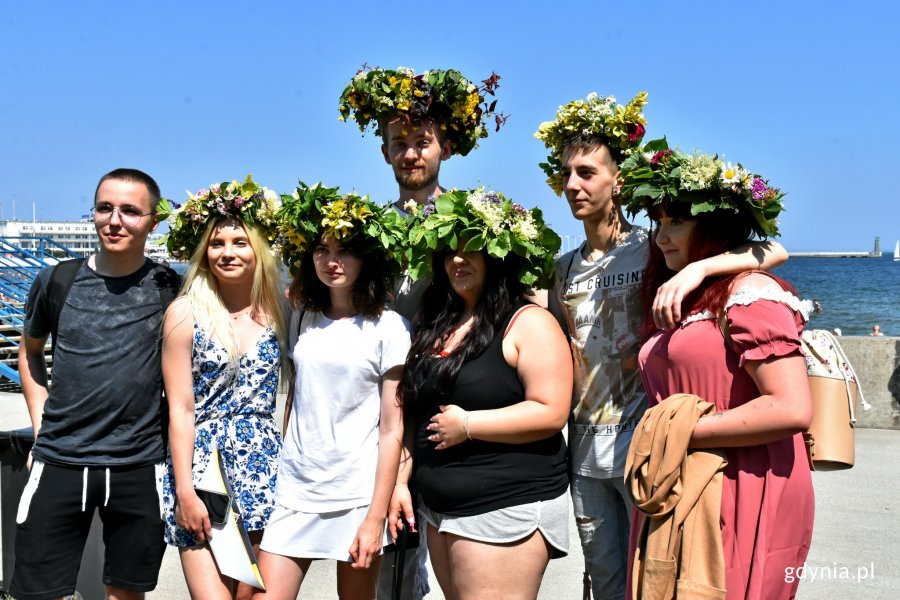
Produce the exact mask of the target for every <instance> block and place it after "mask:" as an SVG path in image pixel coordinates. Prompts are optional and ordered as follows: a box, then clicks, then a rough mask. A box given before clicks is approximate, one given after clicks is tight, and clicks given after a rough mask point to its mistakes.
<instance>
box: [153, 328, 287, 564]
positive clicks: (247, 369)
mask: <svg viewBox="0 0 900 600" xmlns="http://www.w3.org/2000/svg"><path fill="white" fill-rule="evenodd" d="M280 362H281V351H280V349H279V347H278V340H277V339H276V337H275V333H274V331H273V330H272V328H271V327H270V328H268V329H266V331H265V332H264V333H263V334H262V335H261V336H260V337H259V339H258V340H257V342H256V345H255V346H254V347H253V348H250V349H249V350H248V351H247V352H246V353H244V354H243V355H242V356H241V358H240V367H239V373H238V374H237V377H235V376H234V374H233V370H232V369H230V368H229V365H228V352H227V351H226V349H225V347H224V346H223V345H222V344H221V342H219V341H217V340H214V339H211V338H209V337H207V335H206V333H205V332H204V331H203V330H202V329H200V327H199V326H198V325H197V324H196V323H195V324H194V341H193V347H192V350H191V373H192V375H193V384H194V403H195V404H194V416H195V419H196V425H195V431H196V433H195V438H194V439H195V441H194V468H193V481H194V483H196V482H197V481H199V480H200V477H201V476H202V475H203V473H204V472H205V471H206V468H207V466H208V464H209V459H210V456H211V452H212V450H213V449H214V448H218V449H219V454H220V455H221V456H222V460H223V462H224V464H225V472H226V473H225V474H226V476H227V477H228V480H229V482H230V483H231V488H232V491H233V492H234V496H235V499H236V500H237V503H238V506H239V507H240V512H241V516H242V518H243V520H244V525H245V527H246V528H247V531H257V530H261V529H264V528H265V526H266V523H267V522H268V520H269V515H270V514H271V512H272V508H273V506H274V497H275V477H276V472H277V468H278V458H279V455H280V454H281V434H280V433H279V431H278V428H277V426H276V424H275V419H274V418H273V414H274V412H275V394H276V391H277V389H278V369H279V365H280ZM163 510H164V519H165V522H166V529H165V538H166V543H168V544H170V545H172V546H178V547H182V548H184V547H190V546H196V545H197V539H196V538H195V537H194V535H193V534H192V533H190V532H189V531H187V530H186V529H183V528H181V527H179V526H178V525H177V524H176V523H175V476H174V474H173V472H172V456H171V454H169V455H168V456H167V457H166V473H165V476H164V477H163Z"/></svg>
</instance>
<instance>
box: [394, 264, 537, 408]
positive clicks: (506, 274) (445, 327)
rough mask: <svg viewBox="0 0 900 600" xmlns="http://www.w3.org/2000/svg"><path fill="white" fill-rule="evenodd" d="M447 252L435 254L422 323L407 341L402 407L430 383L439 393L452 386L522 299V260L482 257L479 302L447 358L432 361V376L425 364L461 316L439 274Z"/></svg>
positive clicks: (460, 306)
mask: <svg viewBox="0 0 900 600" xmlns="http://www.w3.org/2000/svg"><path fill="white" fill-rule="evenodd" d="M449 254H450V252H449V251H444V252H441V253H435V255H434V258H433V259H432V267H433V269H432V272H433V273H434V275H433V278H432V282H431V285H429V286H428V289H426V290H425V295H424V298H423V301H422V312H421V320H420V322H419V324H418V326H417V328H416V332H415V334H414V335H413V338H412V345H411V346H410V350H409V356H408V357H407V359H406V368H405V369H404V371H403V381H402V383H401V386H400V392H401V398H402V399H403V400H404V402H408V401H409V400H411V399H413V398H415V396H416V395H417V394H418V392H419V390H420V389H421V388H422V386H423V384H424V383H425V379H426V378H429V379H431V380H433V381H434V383H436V384H437V385H438V386H440V387H441V388H442V389H446V388H447V387H450V386H452V385H453V384H454V382H455V381H456V377H457V375H458V374H459V370H460V369H461V368H462V365H463V363H465V362H466V361H468V360H471V359H473V358H475V357H476V356H478V355H479V354H480V353H481V352H483V351H484V349H485V348H487V347H488V345H489V344H490V343H491V340H492V339H494V336H495V335H496V333H497V330H498V328H499V327H500V326H501V325H502V324H503V321H504V319H505V318H506V317H507V316H508V315H509V313H510V311H511V310H512V309H513V307H514V306H515V305H516V304H517V303H518V302H519V301H520V300H521V298H522V297H523V295H524V294H525V291H526V287H525V285H524V284H523V283H521V282H520V281H519V278H518V272H519V268H520V267H521V260H520V259H519V258H518V257H517V256H515V255H513V254H511V253H510V254H509V255H508V256H507V257H506V258H505V259H504V260H500V259H497V258H493V257H491V256H488V255H487V254H486V253H482V255H483V256H484V264H485V276H484V285H483V287H482V290H481V297H480V298H479V299H478V302H477V303H476V304H475V310H474V321H473V324H472V328H471V329H470V330H469V332H468V333H467V334H466V336H465V338H463V340H462V341H461V342H460V344H459V345H458V346H457V347H456V349H454V350H453V352H452V353H450V354H449V355H448V356H445V357H443V358H441V360H440V361H438V362H437V368H436V369H435V370H434V371H433V372H431V371H430V369H428V368H425V366H426V365H425V363H426V361H428V360H429V359H431V358H432V357H433V356H434V355H435V354H436V353H437V352H438V351H439V350H440V349H441V348H443V347H444V345H445V344H446V342H447V340H448V339H449V338H450V335H451V334H452V333H453V331H454V330H455V329H456V326H457V324H458V322H459V321H460V319H461V318H462V316H463V313H464V312H465V305H464V303H463V300H462V298H460V297H459V296H458V295H457V294H456V292H454V291H453V288H452V287H451V286H450V279H449V278H448V277H447V271H446V270H445V269H444V259H445V258H446V257H447V256H448V255H449Z"/></svg>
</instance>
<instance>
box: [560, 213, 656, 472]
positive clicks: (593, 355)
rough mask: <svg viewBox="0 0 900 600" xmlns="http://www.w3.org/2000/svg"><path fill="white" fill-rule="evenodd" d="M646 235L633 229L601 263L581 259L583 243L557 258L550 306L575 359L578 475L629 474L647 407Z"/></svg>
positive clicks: (573, 442) (573, 434) (572, 439)
mask: <svg viewBox="0 0 900 600" xmlns="http://www.w3.org/2000/svg"><path fill="white" fill-rule="evenodd" d="M647 240H648V234H647V230H646V229H643V228H641V227H633V228H632V229H631V231H629V232H628V233H626V234H625V235H624V236H623V237H622V238H621V239H620V240H619V242H618V243H617V244H616V245H615V247H613V248H612V249H611V250H610V251H609V252H607V253H606V254H605V255H604V256H602V257H601V258H599V259H597V260H596V261H588V260H585V259H584V254H583V253H582V249H583V246H582V248H578V249H576V250H573V251H572V252H568V253H566V254H564V255H562V256H561V257H560V258H559V259H557V262H556V282H555V284H554V288H553V290H552V292H551V294H550V305H551V310H553V312H554V313H555V314H556V315H557V318H559V319H561V321H562V322H563V323H565V325H566V326H567V331H568V333H569V339H570V343H571V346H572V352H573V357H574V360H575V386H574V389H573V399H572V405H573V416H574V425H573V426H572V428H571V430H570V432H569V446H570V448H571V451H572V464H573V470H574V472H575V473H578V474H579V475H585V476H588V477H598V478H610V477H620V476H622V475H624V473H625V456H626V454H627V453H628V446H629V445H630V444H631V436H632V433H633V431H634V428H635V426H636V425H637V423H638V421H639V420H640V419H641V417H642V416H643V414H644V410H645V409H646V405H647V402H646V395H645V393H644V387H643V384H642V382H641V377H640V373H639V372H638V362H637V358H638V351H639V350H640V348H641V343H640V339H639V337H638V330H639V328H640V326H641V324H642V323H643V320H644V313H643V308H642V306H641V280H642V278H643V272H644V267H645V265H646V263H647V248H648V247H647V243H648V241H647Z"/></svg>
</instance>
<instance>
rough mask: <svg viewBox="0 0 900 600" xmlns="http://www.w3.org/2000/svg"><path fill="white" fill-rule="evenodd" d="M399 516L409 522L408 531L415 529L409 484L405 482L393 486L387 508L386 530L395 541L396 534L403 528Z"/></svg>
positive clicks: (414, 516)
mask: <svg viewBox="0 0 900 600" xmlns="http://www.w3.org/2000/svg"><path fill="white" fill-rule="evenodd" d="M400 517H404V518H405V519H406V522H407V523H409V529H410V531H415V530H416V515H415V513H414V512H413V503H412V494H411V493H410V492H409V486H408V485H406V484H405V483H398V484H397V485H395V486H394V493H393V495H391V505H390V509H389V510H388V531H389V532H390V534H391V539H393V540H394V541H397V536H399V535H400V531H401V530H402V529H403V521H402V520H401V518H400Z"/></svg>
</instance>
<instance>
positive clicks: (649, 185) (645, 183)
mask: <svg viewBox="0 0 900 600" xmlns="http://www.w3.org/2000/svg"><path fill="white" fill-rule="evenodd" d="M620 179H621V180H622V181H623V184H622V207H623V208H624V209H625V210H626V211H627V212H628V213H629V214H631V215H635V214H637V213H639V212H640V211H642V210H649V209H650V207H652V206H656V205H658V204H663V205H666V204H668V203H672V202H682V203H688V204H690V208H691V214H692V215H694V216H696V215H699V214H701V213H707V212H712V211H718V210H726V211H730V212H739V213H740V212H743V213H745V214H747V215H748V217H749V218H750V219H751V221H750V226H751V227H752V228H753V231H754V233H756V235H757V236H759V237H760V238H766V237H777V236H778V220H777V217H778V215H779V214H780V213H781V211H783V210H784V205H783V204H782V202H781V199H782V198H783V197H784V193H782V192H781V190H779V189H778V188H775V187H770V186H769V182H768V181H767V180H766V179H763V178H762V177H761V176H760V175H757V174H755V173H751V172H750V171H747V170H746V169H744V167H743V166H742V165H741V164H740V163H737V165H732V163H730V162H728V163H726V162H725V161H723V160H721V159H720V158H719V156H718V155H714V154H703V153H701V152H694V154H685V153H684V152H682V151H680V150H673V149H671V148H669V144H668V142H667V141H666V138H662V139H658V140H653V141H650V142H647V143H646V144H645V145H644V146H643V148H641V151H639V152H634V153H632V155H631V156H629V157H628V158H627V159H626V160H625V161H624V162H623V163H622V165H621V175H620Z"/></svg>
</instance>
